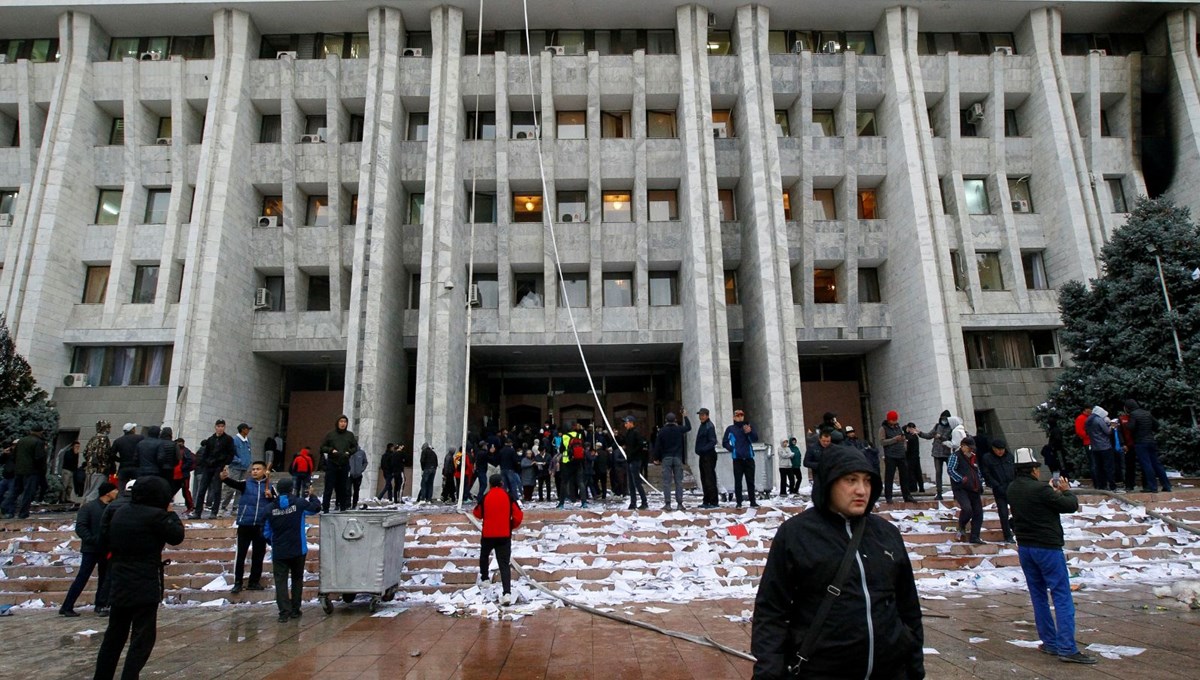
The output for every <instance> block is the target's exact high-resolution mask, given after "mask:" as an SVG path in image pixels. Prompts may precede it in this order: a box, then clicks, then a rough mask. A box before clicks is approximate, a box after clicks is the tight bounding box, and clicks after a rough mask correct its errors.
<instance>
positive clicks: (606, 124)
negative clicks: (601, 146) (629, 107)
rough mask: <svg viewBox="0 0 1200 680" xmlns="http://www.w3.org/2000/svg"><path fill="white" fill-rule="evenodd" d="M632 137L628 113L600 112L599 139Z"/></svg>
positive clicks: (631, 125) (631, 123) (631, 124)
mask: <svg viewBox="0 0 1200 680" xmlns="http://www.w3.org/2000/svg"><path fill="white" fill-rule="evenodd" d="M632 136H633V121H632V120H631V119H630V114H629V112H628V111H601V112H600V137H601V138H603V139H628V138H629V137H632Z"/></svg>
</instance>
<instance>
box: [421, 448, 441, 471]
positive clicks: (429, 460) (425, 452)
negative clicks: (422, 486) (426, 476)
mask: <svg viewBox="0 0 1200 680" xmlns="http://www.w3.org/2000/svg"><path fill="white" fill-rule="evenodd" d="M437 466H438V458H437V453H436V452H434V450H433V449H431V448H429V447H428V446H424V447H421V472H425V471H426V470H436V469H437Z"/></svg>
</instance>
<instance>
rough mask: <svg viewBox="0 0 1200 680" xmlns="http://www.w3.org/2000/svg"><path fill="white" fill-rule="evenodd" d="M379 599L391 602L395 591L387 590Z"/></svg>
mask: <svg viewBox="0 0 1200 680" xmlns="http://www.w3.org/2000/svg"><path fill="white" fill-rule="evenodd" d="M380 599H381V600H383V601H384V602H391V601H392V600H394V599H396V591H394V590H389V591H387V592H386V593H384V594H383V597H381V598H380Z"/></svg>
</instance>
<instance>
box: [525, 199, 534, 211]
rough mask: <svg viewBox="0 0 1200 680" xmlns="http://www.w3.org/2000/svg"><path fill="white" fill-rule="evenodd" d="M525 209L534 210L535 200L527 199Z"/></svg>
mask: <svg viewBox="0 0 1200 680" xmlns="http://www.w3.org/2000/svg"><path fill="white" fill-rule="evenodd" d="M525 209H526V210H528V211H529V212H533V201H525Z"/></svg>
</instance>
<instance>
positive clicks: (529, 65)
mask: <svg viewBox="0 0 1200 680" xmlns="http://www.w3.org/2000/svg"><path fill="white" fill-rule="evenodd" d="M521 9H522V12H523V13H524V15H525V68H526V70H527V72H528V74H529V102H530V105H531V108H532V109H533V130H534V134H536V135H537V159H538V173H539V175H540V177H541V180H542V196H543V197H546V196H549V195H550V189H549V187H548V186H547V183H546V162H545V159H544V158H543V156H542V127H541V125H539V124H538V105H537V104H538V103H537V97H536V96H535V94H534V90H533V86H534V80H533V50H532V49H531V45H532V43H530V41H529V2H528V0H521ZM543 201H544V199H543ZM546 215H547V220H548V222H549V231H550V243H551V245H552V246H553V249H554V268H555V270H556V271H557V272H558V285H559V290H566V287H567V282H566V279H565V278H564V276H563V270H562V258H561V257H559V253H558V238H557V237H556V236H555V233H554V212H553V211H549V212H546ZM567 318H568V319H570V321H571V334H572V335H573V336H574V338H575V348H576V349H578V350H579V360H580V362H582V363H583V373H584V375H585V376H587V381H588V387H589V388H590V389H591V393H592V399H593V400H595V402H596V411H597V412H598V413H599V414H600V417H601V418H602V419H603V420H604V426H605V427H606V428H608V431H609V432H610V433H612V435H613V444H614V445H615V446H616V447H617V451H618V452H619V453H620V454H621V458H623V459H624V460H625V461H626V462H628V461H629V456H628V455H627V454H626V453H625V449H624V447H622V446H621V442H620V439H619V437H618V436H617V433H616V432H617V431H616V430H615V429H613V426H612V423H610V422H609V420H608V414H607V413H605V410H604V406H603V404H601V403H600V393H599V392H597V391H596V383H595V382H594V381H593V380H592V371H591V368H590V367H588V361H587V356H585V355H584V352H583V343H582V342H581V341H580V340H579V327H578V326H576V325H575V312H574V311H573V310H572V307H571V304H570V302H568V303H567ZM638 477H641V479H642V482H644V483H645V484H646V486H648V487H650V490H651V491H653V492H654V493H660V492H659V490H658V489H656V488H654V485H653V484H651V483H650V480H648V479H646V478H645V476H643V475H642V474H641V472H640V471H639V472H638ZM630 491H631V493H632V489H630ZM631 497H632V496H631Z"/></svg>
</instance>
